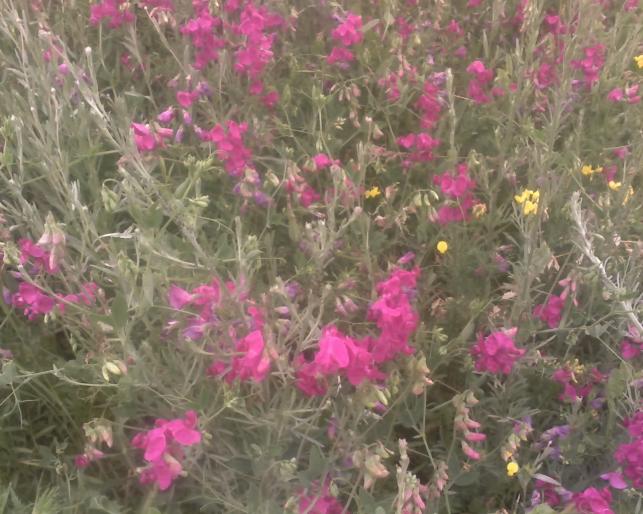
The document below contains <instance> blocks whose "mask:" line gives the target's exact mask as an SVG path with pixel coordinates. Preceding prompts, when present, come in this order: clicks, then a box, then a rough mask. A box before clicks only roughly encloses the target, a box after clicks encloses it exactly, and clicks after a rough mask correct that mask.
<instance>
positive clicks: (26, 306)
mask: <svg viewBox="0 0 643 514" xmlns="http://www.w3.org/2000/svg"><path fill="white" fill-rule="evenodd" d="M11 303H12V304H13V306H14V307H16V308H18V309H22V311H23V313H24V315H25V316H27V318H28V319H29V320H34V319H35V318H36V317H38V316H40V315H44V314H49V313H50V312H51V311H52V310H54V307H55V306H56V302H55V300H54V299H53V298H52V297H50V296H48V295H47V294H45V293H44V292H43V291H42V290H41V289H39V288H38V287H37V286H34V285H33V284H29V283H27V282H21V283H20V285H19V286H18V292H17V293H15V294H14V295H13V296H12V297H11Z"/></svg>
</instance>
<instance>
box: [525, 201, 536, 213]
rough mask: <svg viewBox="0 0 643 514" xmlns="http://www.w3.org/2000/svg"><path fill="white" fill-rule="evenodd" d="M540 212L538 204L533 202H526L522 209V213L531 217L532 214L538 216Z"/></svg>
mask: <svg viewBox="0 0 643 514" xmlns="http://www.w3.org/2000/svg"><path fill="white" fill-rule="evenodd" d="M537 212H538V202H532V201H531V200H527V201H526V202H525V205H524V206H523V208H522V213H523V214H524V215H525V216H529V215H530V214H536V213H537Z"/></svg>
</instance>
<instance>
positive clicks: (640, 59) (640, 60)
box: [634, 54, 643, 69]
mask: <svg viewBox="0 0 643 514" xmlns="http://www.w3.org/2000/svg"><path fill="white" fill-rule="evenodd" d="M634 61H635V62H636V65H637V66H638V68H639V69H643V54H641V55H637V56H636V57H634Z"/></svg>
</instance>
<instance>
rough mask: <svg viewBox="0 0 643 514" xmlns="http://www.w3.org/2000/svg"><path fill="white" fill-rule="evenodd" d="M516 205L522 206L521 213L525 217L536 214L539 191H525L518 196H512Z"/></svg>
mask: <svg viewBox="0 0 643 514" xmlns="http://www.w3.org/2000/svg"><path fill="white" fill-rule="evenodd" d="M514 200H516V203H517V204H518V205H522V206H523V207H522V213H523V214H524V215H525V216H528V215H529V214H536V213H537V212H538V200H540V191H532V190H531V189H525V190H524V191H523V192H522V193H521V194H520V195H516V196H514Z"/></svg>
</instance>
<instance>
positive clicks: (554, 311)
mask: <svg viewBox="0 0 643 514" xmlns="http://www.w3.org/2000/svg"><path fill="white" fill-rule="evenodd" d="M564 307H565V300H564V299H563V298H561V297H560V296H557V295H550V296H549V297H548V298H547V301H546V302H545V303H544V304H541V305H537V306H536V307H535V308H534V311H533V315H534V317H536V318H539V319H541V320H542V321H544V322H545V323H547V326H548V327H549V328H557V327H558V325H560V320H561V318H562V312H563V308H564Z"/></svg>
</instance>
